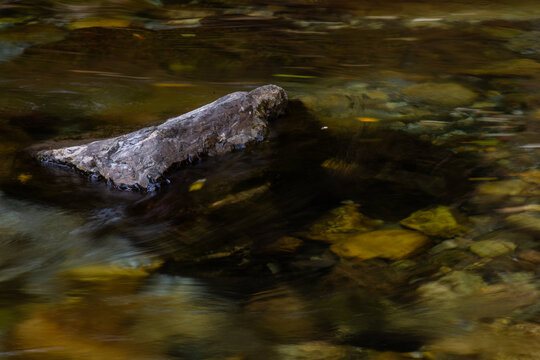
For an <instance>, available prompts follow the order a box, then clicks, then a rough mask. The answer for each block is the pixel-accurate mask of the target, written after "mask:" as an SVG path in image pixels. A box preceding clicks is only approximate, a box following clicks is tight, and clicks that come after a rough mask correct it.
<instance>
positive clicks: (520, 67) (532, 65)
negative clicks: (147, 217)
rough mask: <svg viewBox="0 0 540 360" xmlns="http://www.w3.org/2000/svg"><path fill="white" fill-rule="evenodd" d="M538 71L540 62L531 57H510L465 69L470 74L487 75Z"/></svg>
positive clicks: (533, 73)
mask: <svg viewBox="0 0 540 360" xmlns="http://www.w3.org/2000/svg"><path fill="white" fill-rule="evenodd" d="M538 71H540V63H538V62H536V61H534V60H531V59H511V60H504V61H499V62H496V63H493V64H489V65H486V66H484V67H481V68H478V69H472V70H469V71H465V73H466V74H471V75H489V76H524V77H528V76H535V75H536V74H538Z"/></svg>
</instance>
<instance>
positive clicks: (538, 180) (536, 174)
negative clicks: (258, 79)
mask: <svg viewBox="0 0 540 360" xmlns="http://www.w3.org/2000/svg"><path fill="white" fill-rule="evenodd" d="M514 175H515V176H519V177H520V178H521V179H522V180H524V181H526V182H528V183H532V184H540V170H538V169H532V170H529V171H526V172H522V173H519V174H514Z"/></svg>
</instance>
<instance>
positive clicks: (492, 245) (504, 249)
mask: <svg viewBox="0 0 540 360" xmlns="http://www.w3.org/2000/svg"><path fill="white" fill-rule="evenodd" d="M516 247H517V246H516V244H514V243H512V242H510V241H503V240H482V241H476V242H474V243H473V244H472V245H471V247H470V248H469V250H471V251H472V252H473V253H475V254H476V255H478V256H481V257H496V256H500V255H504V254H507V253H509V252H512V251H514V249H515V248H516Z"/></svg>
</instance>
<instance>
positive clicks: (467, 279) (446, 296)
mask: <svg viewBox="0 0 540 360" xmlns="http://www.w3.org/2000/svg"><path fill="white" fill-rule="evenodd" d="M486 286H487V284H486V283H485V282H484V281H483V280H482V276H480V275H478V274H475V273H472V272H469V271H453V272H451V273H450V274H448V275H445V276H443V277H441V278H440V279H438V280H437V281H433V282H429V283H427V284H423V285H421V286H420V287H419V288H418V290H417V291H418V293H419V294H420V296H421V297H422V299H423V300H424V301H426V302H428V303H435V304H438V303H445V304H446V303H448V302H450V301H453V300H454V299H456V298H458V297H462V296H468V295H471V294H472V293H474V292H476V291H479V290H481V289H483V288H485V287H486Z"/></svg>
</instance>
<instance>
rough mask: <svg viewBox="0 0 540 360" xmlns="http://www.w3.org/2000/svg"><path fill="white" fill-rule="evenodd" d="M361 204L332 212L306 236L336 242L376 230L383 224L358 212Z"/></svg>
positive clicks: (311, 238) (349, 205)
mask: <svg viewBox="0 0 540 360" xmlns="http://www.w3.org/2000/svg"><path fill="white" fill-rule="evenodd" d="M359 207H360V205H359V204H345V205H343V206H340V207H338V208H335V209H333V210H331V211H330V212H329V213H328V214H327V215H325V216H323V217H322V218H321V219H320V220H318V221H317V222H316V223H315V224H314V225H313V226H312V227H311V229H310V232H309V234H308V235H307V236H306V237H307V238H309V239H310V240H318V241H326V242H336V241H340V240H343V239H346V238H348V237H350V235H351V234H355V233H362V232H366V231H371V230H374V229H375V228H376V227H378V226H380V225H381V224H382V221H381V220H373V219H371V218H369V217H367V216H365V215H363V214H362V213H360V212H359V211H358V208H359Z"/></svg>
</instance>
